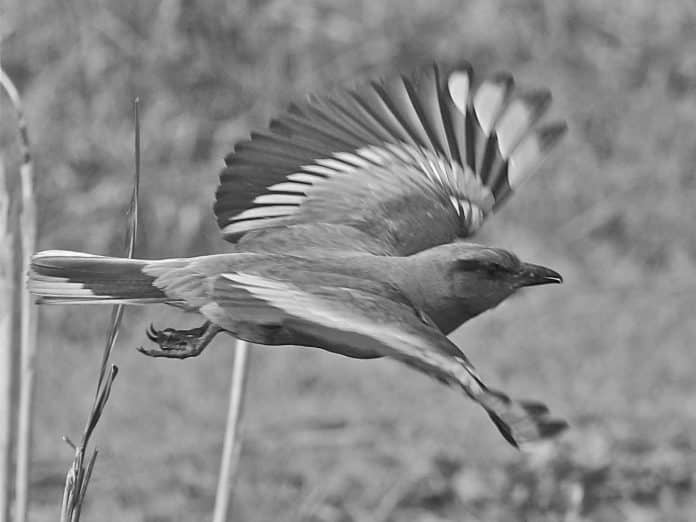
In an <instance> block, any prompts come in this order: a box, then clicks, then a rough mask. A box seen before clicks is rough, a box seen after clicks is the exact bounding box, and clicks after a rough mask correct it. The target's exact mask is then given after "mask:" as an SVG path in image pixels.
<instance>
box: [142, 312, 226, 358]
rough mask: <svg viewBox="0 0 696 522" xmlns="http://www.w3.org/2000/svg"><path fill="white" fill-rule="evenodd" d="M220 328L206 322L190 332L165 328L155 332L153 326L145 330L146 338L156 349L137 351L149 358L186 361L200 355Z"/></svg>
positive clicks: (149, 348)
mask: <svg viewBox="0 0 696 522" xmlns="http://www.w3.org/2000/svg"><path fill="white" fill-rule="evenodd" d="M221 331H222V328H220V327H219V326H217V325H216V324H213V323H211V322H210V321H206V322H205V323H203V325H201V326H199V327H198V328H192V329H190V330H175V329H174V328H165V329H164V330H157V329H156V328H155V327H154V326H153V325H150V328H149V329H148V330H147V336H148V338H149V339H150V340H151V341H152V342H154V343H157V345H158V346H157V348H154V347H148V348H144V347H142V346H140V347H139V348H138V351H139V352H141V353H144V354H145V355H149V356H150V357H169V358H173V359H186V358H188V357H196V356H197V355H200V353H201V352H202V351H203V349H204V348H205V347H206V346H208V344H209V343H210V341H212V340H213V337H215V336H216V335H217V334H218V333H219V332H221Z"/></svg>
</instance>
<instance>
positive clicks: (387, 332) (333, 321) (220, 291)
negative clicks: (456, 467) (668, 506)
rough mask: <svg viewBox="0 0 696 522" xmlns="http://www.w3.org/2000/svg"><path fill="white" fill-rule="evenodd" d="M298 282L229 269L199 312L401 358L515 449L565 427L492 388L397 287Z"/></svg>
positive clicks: (539, 407)
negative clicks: (469, 403) (466, 403)
mask: <svg viewBox="0 0 696 522" xmlns="http://www.w3.org/2000/svg"><path fill="white" fill-rule="evenodd" d="M309 275H310V276H311V274H309ZM299 281H300V282H299V283H298V281H297V280H295V278H294V277H293V281H292V282H290V281H285V280H278V279H275V278H269V277H264V276H260V275H257V274H252V273H243V272H242V273H240V272H232V273H224V274H222V275H221V276H220V277H218V278H217V280H216V282H215V284H214V288H213V291H212V294H211V298H212V302H211V303H209V304H208V305H206V306H204V307H203V308H202V309H201V312H202V313H203V314H204V315H207V317H208V318H209V319H210V320H214V321H216V322H218V324H219V322H220V321H221V320H223V321H224V320H232V321H234V320H238V321H242V322H244V321H254V324H272V325H276V326H279V327H282V328H283V329H284V330H286V331H289V332H294V333H295V334H297V335H298V336H299V338H301V339H312V340H314V341H315V342H316V343H317V346H319V347H321V348H324V349H327V350H330V351H334V352H338V353H360V352H361V351H365V350H369V351H371V352H374V353H377V354H379V355H382V356H387V357H391V358H393V359H396V360H398V361H400V362H402V363H404V364H406V365H408V366H410V367H412V368H414V369H416V370H418V371H420V372H422V373H425V374H426V375H429V376H430V377H432V378H434V379H436V380H438V381H439V382H442V383H444V384H446V385H448V386H451V387H454V388H457V389H460V390H462V391H463V392H464V393H465V394H466V395H467V396H468V397H469V398H471V399H472V400H474V401H475V402H476V403H478V404H479V405H480V406H481V407H483V408H484V410H485V411H486V413H488V415H489V416H490V418H491V419H492V420H493V422H494V423H495V425H496V427H497V428H498V429H499V430H500V432H501V434H502V435H503V436H504V437H505V439H506V440H507V441H508V442H509V443H510V444H512V445H514V446H516V447H519V446H520V445H523V444H526V443H529V442H534V441H537V440H539V439H543V438H547V437H551V436H554V435H557V434H558V433H560V432H561V431H563V430H564V429H565V428H566V426H567V424H566V423H565V422H564V421H562V420H558V419H555V418H553V417H551V415H550V414H549V410H548V408H547V407H546V406H545V405H543V404H541V403H539V402H533V401H516V400H513V399H511V398H510V397H508V396H507V395H506V394H505V393H503V392H500V391H497V390H494V389H491V388H489V387H488V386H487V385H486V384H485V383H484V382H483V380H482V379H481V377H479V375H478V374H477V373H476V371H475V370H474V368H473V366H472V365H471V363H470V362H469V360H468V359H467V358H466V356H465V355H464V354H463V353H462V352H461V351H460V350H459V348H457V347H456V345H454V344H453V343H452V342H451V341H450V340H449V339H447V337H446V336H445V335H444V334H443V333H442V332H440V331H439V330H438V329H437V327H436V326H434V324H433V323H432V321H430V320H429V319H428V318H427V317H426V316H425V315H424V314H422V313H420V312H418V310H416V309H414V308H413V307H412V306H411V305H410V304H409V303H408V301H407V300H406V299H405V298H403V296H402V295H401V294H399V293H398V292H397V291H394V290H393V289H385V288H381V287H375V288H373V289H372V290H370V289H368V287H362V288H355V287H350V286H324V285H321V284H313V283H312V282H311V279H304V280H303V279H299ZM373 284H377V283H373ZM229 318H234V319H229ZM231 328H232V331H234V325H232V326H231Z"/></svg>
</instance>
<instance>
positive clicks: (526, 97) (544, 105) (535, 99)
mask: <svg viewBox="0 0 696 522" xmlns="http://www.w3.org/2000/svg"><path fill="white" fill-rule="evenodd" d="M519 98H520V100H522V101H523V102H524V103H525V104H526V105H528V106H530V107H531V108H532V110H533V111H534V112H535V113H543V112H544V111H546V109H548V108H549V106H550V105H551V100H552V96H551V91H550V90H549V89H534V90H532V91H528V92H525V93H522V94H520V95H519Z"/></svg>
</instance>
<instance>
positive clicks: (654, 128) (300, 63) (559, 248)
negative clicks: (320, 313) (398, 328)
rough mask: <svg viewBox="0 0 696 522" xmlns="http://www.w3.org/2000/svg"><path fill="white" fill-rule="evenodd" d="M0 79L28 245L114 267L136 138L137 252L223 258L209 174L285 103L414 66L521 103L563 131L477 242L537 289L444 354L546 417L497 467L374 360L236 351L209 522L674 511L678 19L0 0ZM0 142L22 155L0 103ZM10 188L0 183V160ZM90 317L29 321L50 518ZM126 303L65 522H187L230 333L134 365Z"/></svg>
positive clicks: (407, 378) (687, 402) (587, 8)
mask: <svg viewBox="0 0 696 522" xmlns="http://www.w3.org/2000/svg"><path fill="white" fill-rule="evenodd" d="M3 5H4V7H2V11H0V26H1V29H2V34H3V37H4V38H3V42H2V60H3V64H4V66H5V68H6V70H7V71H8V72H9V74H10V75H11V76H12V77H13V78H14V79H15V81H16V83H17V84H18V86H19V88H20V90H21V92H22V95H23V97H24V102H25V105H26V112H27V118H28V123H29V130H30V134H31V139H32V141H33V152H34V156H35V159H36V174H37V192H38V200H39V209H40V240H39V243H40V247H41V248H63V249H79V250H87V251H90V252H94V253H102V254H117V253H119V252H121V251H122V244H123V235H124V228H125V220H124V209H125V207H126V202H127V199H128V194H129V190H130V186H129V184H130V181H131V174H132V170H133V166H132V156H133V145H132V143H133V124H132V105H131V104H132V100H133V98H134V97H135V96H139V97H140V99H141V102H142V121H143V146H144V150H143V168H144V175H143V183H142V211H143V227H142V231H141V232H142V233H141V236H140V238H141V239H140V242H139V245H138V252H137V253H138V255H140V256H143V257H167V256H183V255H193V254H202V253H213V252H223V251H225V248H226V244H225V243H224V242H223V241H222V240H221V239H220V237H219V235H218V232H217V230H216V227H215V224H214V220H213V216H212V210H211V203H212V199H213V191H214V189H215V186H216V183H217V181H216V176H217V173H218V171H219V169H220V168H221V165H222V157H223V156H224V155H225V154H226V153H227V152H229V151H230V150H231V148H232V146H233V144H234V143H235V141H237V140H239V139H241V138H243V137H245V136H247V135H248V133H249V132H250V130H252V129H253V128H256V127H259V126H263V125H265V124H266V123H267V121H268V119H269V118H270V117H271V116H272V115H273V113H275V112H276V111H278V110H279V109H281V108H282V107H283V106H284V105H285V104H286V103H288V102H289V101H291V100H293V99H298V98H300V97H302V95H303V94H304V93H305V92H307V91H315V92H316V91H321V90H322V89H323V88H326V87H332V86H336V85H339V84H341V83H344V82H351V81H354V80H355V79H356V78H359V77H365V76H367V75H370V74H382V73H383V72H385V71H394V70H408V69H410V68H413V67H416V66H418V65H420V64H423V63H427V62H428V61H430V60H433V59H436V60H459V59H462V58H466V59H468V60H470V61H471V62H472V63H473V64H474V65H475V66H476V69H477V71H479V72H484V73H485V72H494V71H496V70H499V69H508V70H510V71H512V72H513V73H514V74H515V76H516V78H517V80H518V83H523V84H531V85H546V86H548V87H550V88H551V89H552V91H553V93H554V99H555V103H554V112H555V114H557V115H559V116H562V117H564V118H566V119H567V120H568V123H569V126H570V133H569V136H568V138H567V139H566V140H565V142H564V143H563V145H562V146H561V147H560V148H559V150H557V151H556V152H555V153H554V155H553V157H552V158H551V159H550V160H549V161H548V162H546V163H545V165H544V168H543V169H542V171H541V172H540V173H539V174H538V176H537V177H536V178H534V179H533V180H532V181H530V182H529V183H528V184H527V185H526V186H525V187H524V189H523V190H521V191H520V192H519V194H518V195H517V196H516V197H515V198H513V199H512V200H511V201H510V202H509V204H508V205H507V206H506V207H505V209H504V210H503V211H502V212H500V213H499V215H498V216H496V218H495V219H493V220H491V221H490V222H489V224H487V226H486V228H485V231H484V233H483V235H482V236H481V237H480V238H479V239H480V240H481V241H486V242H490V243H492V244H495V245H498V246H503V247H508V248H510V249H512V250H514V251H515V252H517V253H519V254H520V255H521V256H522V257H524V258H527V259H529V260H530V261H536V262H539V263H543V264H546V265H549V266H552V267H554V268H556V269H558V270H559V271H560V272H561V273H563V274H564V276H565V278H566V283H565V284H564V285H562V286H561V287H554V288H540V289H530V290H529V291H527V292H524V294H523V295H520V296H519V297H518V298H516V299H512V300H511V301H510V302H508V303H506V304H504V305H503V306H501V307H500V308H499V309H496V310H495V311H493V312H490V313H487V314H486V315H484V316H482V317H481V318H479V319H477V320H476V321H473V322H472V323H471V324H468V325H466V326H465V327H464V328H463V329H461V330H460V331H458V332H457V333H455V334H454V337H455V340H456V341H457V343H458V344H459V345H460V346H461V347H462V348H463V349H465V350H466V352H467V353H468V354H469V355H470V357H471V358H472V360H473V361H474V362H475V363H476V364H477V366H478V369H479V370H480V372H481V373H482V375H484V376H485V377H486V378H487V379H488V380H489V381H490V382H491V384H494V385H496V386H498V387H501V388H503V389H505V390H508V391H509V392H510V393H512V394H514V395H517V396H529V397H533V398H538V399H542V400H544V401H545V402H547V403H548V404H549V405H550V406H551V407H552V409H553V410H554V411H555V412H556V413H558V414H559V415H562V416H564V417H566V418H568V419H569V421H570V422H571V424H572V429H571V430H570V432H569V433H568V434H567V435H566V436H565V437H564V438H563V439H562V441H561V442H560V443H559V444H557V445H552V446H550V447H548V448H546V449H545V450H544V451H542V452H539V453H537V454H535V455H534V456H528V455H524V454H520V453H519V452H516V451H515V450H513V449H511V448H509V447H508V446H507V445H506V444H505V442H504V441H503V440H502V439H501V437H500V436H499V435H498V434H497V432H496V431H495V428H494V426H493V425H492V424H491V423H490V422H489V421H488V420H487V419H486V418H485V415H484V414H482V413H481V412H480V411H479V410H478V409H477V408H475V407H473V406H472V405H471V404H470V403H469V402H467V401H466V400H464V399H463V398H462V397H461V396H460V395H459V394H458V393H456V392H453V391H450V390H447V389H445V388H444V387H442V386H439V385H438V384H436V383H434V382H431V381H430V380H429V379H428V378H427V377H424V376H422V375H420V374H416V373H415V372H412V371H410V370H408V369H407V368H404V367H402V366H400V365H398V364H397V363H394V362H391V361H367V362H365V361H353V360H349V359H346V358H343V357H340V356H335V355H331V354H326V353H322V352H320V351H317V350H309V349H297V348H263V347H258V348H254V349H253V353H252V363H251V369H250V375H249V381H248V384H249V390H248V392H249V394H248V401H247V403H246V412H245V425H244V435H245V445H244V449H243V454H242V459H241V467H240V474H239V478H238V482H237V488H236V493H235V499H234V510H235V513H234V514H235V516H236V518H234V520H244V521H252V522H253V521H267V520H290V521H302V520H311V521H326V522H339V521H340V522H344V521H345V522H348V521H372V522H381V521H383V522H387V521H399V520H413V521H428V522H434V521H445V520H451V521H465V520H499V521H518V520H529V521H537V520H554V521H555V520H592V521H595V520H597V521H604V520H606V521H621V520H630V521H650V520H670V521H673V520H674V521H678V520H684V521H687V520H694V518H696V501H695V500H694V499H695V498H696V497H695V496H694V489H696V482H695V480H696V476H695V473H696V458H695V457H694V448H695V446H696V400H694V398H695V397H696V378H695V377H694V368H695V367H696V365H695V359H694V338H695V336H696V320H694V308H692V307H696V293H695V292H694V290H695V288H696V286H695V283H694V282H695V281H696V277H695V276H696V228H695V225H694V222H695V221H696V204H695V203H696V169H695V167H694V162H695V160H696V4H694V3H693V2H690V1H686V0H684V1H676V0H672V1H670V0H663V1H661V2H654V1H653V0H617V1H613V2H606V1H604V0H601V1H600V0H584V1H583V2H575V1H572V0H548V1H541V0H510V1H504V0H469V1H455V0H416V1H403V0H380V1H375V0H356V1H353V2H331V1H328V0H311V1H310V0H264V1H257V2H255V1H247V2H244V1H222V0H199V1H196V2H185V1H182V0H166V1H164V0H162V1H145V2H143V1H135V0H128V1H119V2H107V1H106V0H60V1H57V2H53V1H38V0H35V1H33V2H25V1H22V0H5V1H4V3H3ZM2 103H3V105H2V118H1V121H2V125H1V126H0V127H1V128H0V139H1V140H2V141H1V144H2V153H3V155H4V156H5V161H6V163H7V165H8V167H9V168H10V169H12V168H15V167H16V166H17V165H18V161H19V154H18V152H17V148H16V141H14V140H15V138H14V122H13V117H12V112H11V109H10V106H9V104H7V103H6V101H5V100H3V102H2ZM10 172H15V171H14V170H11V171H10ZM108 314H109V309H108V307H101V308H100V307H92V308H89V309H84V308H80V309H78V308H72V307H56V308H51V309H42V314H41V335H40V342H41V344H40V355H39V369H38V383H39V388H38V396H37V411H36V430H35V451H34V454H33V455H34V456H33V464H34V466H33V471H32V492H33V497H32V509H31V514H32V520H35V521H43V520H47V521H48V520H56V519H57V517H58V511H59V504H60V499H61V492H62V483H63V478H64V473H65V471H66V469H67V467H68V464H69V462H70V460H71V458H72V452H71V450H70V449H69V448H68V446H67V445H66V444H65V443H64V442H62V441H61V436H62V435H63V434H68V435H72V436H74V437H77V436H79V433H80V432H81V429H82V426H83V422H84V419H85V416H86V413H87V411H88V408H89V405H90V401H91V399H92V393H93V389H94V385H95V381H96V371H97V368H98V365H99V358H100V352H101V346H102V345H103V339H104V336H105V329H106V326H107V318H108ZM149 321H154V322H155V324H156V325H159V326H180V327H185V326H193V325H194V324H195V322H196V319H195V318H192V317H188V316H185V315H184V314H180V313H179V312H177V311H172V310H169V309H165V308H147V309H130V310H129V311H128V313H127V315H126V321H125V328H124V329H123V331H122V334H121V338H120V344H119V347H118V348H119V349H118V350H117V352H116V354H115V358H116V363H117V364H118V365H119V366H120V367H121V370H122V371H121V373H120V375H119V377H118V379H117V381H116V384H115V387H114V390H113V395H112V399H111V403H110V404H109V406H108V409H107V412H106V414H105V417H104V419H103V421H102V423H101V425H100V428H99V430H98V432H97V441H98V446H99V448H100V450H101V453H100V457H99V460H98V463H97V467H96V470H95V473H94V478H93V481H92V482H93V483H92V486H91V490H90V492H89V494H88V497H89V500H88V504H87V506H86V513H85V519H87V520H118V521H147V522H156V521H164V520H181V521H184V520H186V521H188V520H204V519H206V518H207V517H208V516H209V514H210V512H211V510H212V505H213V500H214V491H215V482H216V476H217V472H218V465H219V455H220V451H221V446H222V434H223V428H224V417H225V411H226V402H227V390H228V382H229V377H230V371H231V361H232V355H233V354H232V348H233V342H232V340H231V339H230V338H218V339H217V341H216V342H215V344H214V346H212V347H211V348H209V349H208V350H207V351H206V352H205V353H204V354H203V355H202V356H201V357H200V358H197V359H194V360H186V361H184V362H180V361H164V360H154V359H148V358H146V357H144V356H142V355H140V354H138V353H137V352H136V351H135V350H134V347H135V346H137V345H139V344H141V343H143V342H146V339H145V336H144V329H145V327H146V325H147V323H148V322H149Z"/></svg>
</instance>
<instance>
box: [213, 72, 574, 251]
mask: <svg viewBox="0 0 696 522" xmlns="http://www.w3.org/2000/svg"><path fill="white" fill-rule="evenodd" d="M549 103H550V94H549V93H548V91H546V90H537V91H522V92H520V93H518V92H516V91H515V88H514V81H513V79H512V77H511V76H510V75H509V74H506V73H501V74H498V75H496V76H494V77H492V78H491V79H489V80H485V81H484V82H483V83H482V84H481V85H480V86H479V87H478V88H476V87H475V85H474V81H473V69H472V68H471V66H469V65H468V64H463V65H461V66H460V67H456V68H453V69H442V68H440V67H438V66H437V65H433V66H430V67H426V68H424V69H421V70H420V71H418V72H417V73H414V74H412V75H409V76H395V77H390V78H386V79H384V80H380V81H372V82H369V83H366V84H364V85H362V86H358V87H357V88H355V89H353V90H336V91H335V92H333V93H331V94H329V95H326V96H318V95H313V96H310V97H309V98H308V100H307V102H306V103H301V104H300V103H298V104H293V105H291V106H290V107H289V109H288V110H287V111H286V112H285V113H284V114H282V115H280V116H279V117H277V118H275V119H274V120H272V121H271V124H270V128H269V130H268V131H266V132H263V133H254V134H252V135H251V139H250V140H247V141H244V142H241V143H240V144H239V145H237V147H236V148H235V151H234V153H232V154H230V155H228V157H227V158H226V164H227V167H226V168H225V169H224V170H223V172H222V173H221V175H220V186H219V187H218V191H217V197H216V203H215V214H216V216H217V220H218V224H219V226H220V228H221V229H222V232H223V235H224V237H225V238H226V239H228V240H230V241H233V242H235V241H238V240H239V239H240V238H241V237H242V236H244V234H246V233H247V232H250V231H252V230H253V231H260V230H263V229H269V230H270V231H275V230H277V227H288V226H293V225H298V224H311V223H322V224H337V225H348V226H353V227H357V229H358V230H360V231H361V232H362V233H364V234H367V235H370V236H373V237H374V238H376V239H378V240H379V241H382V242H383V243H384V245H385V249H386V251H388V252H390V253H392V254H395V255H401V254H407V253H411V252H415V251H418V250H422V249H425V248H429V247H432V246H435V245H436V244H438V243H437V242H439V241H451V240H452V239H455V238H457V237H466V236H469V235H471V234H473V233H475V232H476V230H477V229H478V228H479V227H480V226H481V224H482V222H483V221H484V219H485V217H486V216H487V215H488V214H490V212H491V211H493V210H494V209H497V208H499V207H500V206H501V204H502V203H503V202H504V201H505V200H506V199H507V198H508V197H509V196H510V194H511V193H512V192H513V191H514V190H515V189H516V188H517V187H518V186H519V185H520V183H521V182H522V181H523V180H525V179H527V178H528V177H529V175H530V174H531V173H533V172H534V171H535V169H536V167H537V166H538V163H539V161H540V160H541V159H542V158H543V157H544V156H545V155H546V154H547V152H548V151H549V150H550V149H551V148H552V147H553V146H554V145H555V144H556V143H557V142H558V139H559V138H560V137H561V136H562V135H563V133H564V131H565V127H564V126H563V125H551V126H545V125H543V124H538V123H539V121H540V119H541V118H542V116H543V115H544V113H545V112H546V110H547V108H548V106H549ZM255 237H256V236H255ZM404 237H407V238H408V240H407V241H406V243H403V244H401V243H400V241H401V240H402V239H403V238H404ZM332 242H333V239H332Z"/></svg>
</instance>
